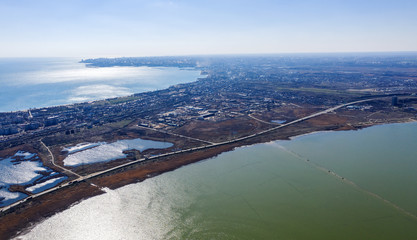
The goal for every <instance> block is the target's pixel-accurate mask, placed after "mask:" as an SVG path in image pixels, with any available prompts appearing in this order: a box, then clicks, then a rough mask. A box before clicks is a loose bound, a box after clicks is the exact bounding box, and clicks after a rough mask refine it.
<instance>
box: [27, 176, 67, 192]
mask: <svg viewBox="0 0 417 240" xmlns="http://www.w3.org/2000/svg"><path fill="white" fill-rule="evenodd" d="M65 179H66V177H59V178H52V179H49V180H48V181H45V182H43V183H38V184H36V185H33V186H31V187H28V188H26V190H27V191H29V192H31V193H39V192H42V191H44V190H46V189H49V188H51V187H55V186H56V185H57V184H58V183H60V182H62V181H63V180H65Z"/></svg>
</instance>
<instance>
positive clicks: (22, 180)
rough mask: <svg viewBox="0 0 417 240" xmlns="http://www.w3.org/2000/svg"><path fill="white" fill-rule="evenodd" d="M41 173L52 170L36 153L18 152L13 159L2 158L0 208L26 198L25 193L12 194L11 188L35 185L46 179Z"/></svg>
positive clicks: (0, 167) (0, 163)
mask: <svg viewBox="0 0 417 240" xmlns="http://www.w3.org/2000/svg"><path fill="white" fill-rule="evenodd" d="M39 172H52V170H50V169H48V168H46V167H44V166H43V164H42V162H41V161H40V159H39V157H38V156H37V155H36V154H34V153H29V152H24V151H18V152H17V153H16V154H15V155H13V156H11V157H8V158H5V159H2V158H0V207H2V206H6V205H9V204H11V203H13V202H16V201H18V200H20V199H22V198H24V197H26V194H23V193H18V192H10V191H9V187H10V186H11V185H14V184H19V185H27V184H33V183H34V182H35V181H37V180H38V181H39V180H41V179H42V178H46V177H45V176H44V175H42V174H40V173H39ZM35 186H36V185H35ZM48 186H49V187H52V186H50V185H48ZM44 189H46V188H44ZM44 189H43V190H44Z"/></svg>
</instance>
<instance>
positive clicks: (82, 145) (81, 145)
mask: <svg viewBox="0 0 417 240" xmlns="http://www.w3.org/2000/svg"><path fill="white" fill-rule="evenodd" d="M102 144H105V142H97V143H79V144H77V145H75V146H72V147H67V148H64V149H62V151H67V152H68V154H73V153H76V152H80V151H83V150H86V149H89V148H93V147H97V146H99V145H102Z"/></svg>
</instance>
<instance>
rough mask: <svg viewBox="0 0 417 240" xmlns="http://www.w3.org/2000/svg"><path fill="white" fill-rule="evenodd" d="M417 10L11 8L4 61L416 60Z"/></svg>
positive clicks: (343, 6)
mask: <svg viewBox="0 0 417 240" xmlns="http://www.w3.org/2000/svg"><path fill="white" fill-rule="evenodd" d="M416 10H417V2H415V1H411V0H399V1H389V0H383V1H375V0H371V1H366V2H364V1H358V0H353V1H349V2H346V1H329V0H315V1H307V0H298V1H291V2H287V1H282V0H278V1H270V0H261V1H256V2H252V1H235V0H230V1H218V0H214V1H210V2H200V1H199V2H195V1H189V0H183V1H164V0H161V1H142V0H139V1H133V0H122V1H117V2H115V1H107V0H106V1H98V0H92V1H81V0H76V1H71V2H61V1H47V0H40V1H36V2H33V1H28V0H23V1H9V0H6V1H2V2H0V23H1V30H0V32H1V34H2V39H0V57H8V58H9V57H82V58H96V57H143V56H185V55H187V56H188V55H235V54H239V55H241V54H243V55H248V54H297V53H307V54H311V53H359V52H370V53H373V52H414V51H417V31H415V26H416V25H417V15H416V14H415V12H416Z"/></svg>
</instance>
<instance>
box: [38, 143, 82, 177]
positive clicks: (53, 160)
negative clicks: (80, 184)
mask: <svg viewBox="0 0 417 240" xmlns="http://www.w3.org/2000/svg"><path fill="white" fill-rule="evenodd" d="M39 141H40V142H41V144H42V145H43V146H44V147H45V148H46V149H47V150H48V152H49V155H51V163H52V165H54V166H55V167H57V168H59V169H61V170H62V171H63V172H64V173H65V172H69V173H71V174H73V175H75V176H77V177H79V178H80V177H82V176H81V175H78V174H77V173H75V172H73V171H71V170H69V169H67V168H64V167H62V166H59V165H58V164H55V157H54V155H53V154H52V152H51V150H50V149H49V147H48V146H46V144H45V143H44V142H42V139H41V140H39Z"/></svg>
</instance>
